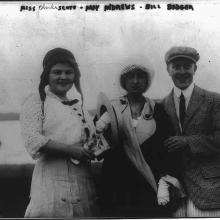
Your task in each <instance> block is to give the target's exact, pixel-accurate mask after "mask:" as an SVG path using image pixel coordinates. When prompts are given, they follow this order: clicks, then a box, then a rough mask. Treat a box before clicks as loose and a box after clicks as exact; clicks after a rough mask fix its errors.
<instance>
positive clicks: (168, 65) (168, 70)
mask: <svg viewBox="0 0 220 220" xmlns="http://www.w3.org/2000/svg"><path fill="white" fill-rule="evenodd" d="M170 65H171V64H170V63H168V64H167V72H168V73H169V75H170Z"/></svg>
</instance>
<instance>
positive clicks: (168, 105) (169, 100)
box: [164, 90, 181, 134]
mask: <svg viewBox="0 0 220 220" xmlns="http://www.w3.org/2000/svg"><path fill="white" fill-rule="evenodd" d="M164 104H165V105H164V106H165V109H166V112H167V114H168V115H169V116H170V118H171V121H172V123H173V125H174V128H175V131H176V132H177V134H180V133H181V130H180V127H179V120H178V118H177V115H176V107H175V104H174V98H173V90H172V91H171V92H170V94H169V95H168V96H167V97H166V98H165V103H164Z"/></svg>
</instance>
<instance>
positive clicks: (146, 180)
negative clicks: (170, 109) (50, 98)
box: [96, 65, 178, 218]
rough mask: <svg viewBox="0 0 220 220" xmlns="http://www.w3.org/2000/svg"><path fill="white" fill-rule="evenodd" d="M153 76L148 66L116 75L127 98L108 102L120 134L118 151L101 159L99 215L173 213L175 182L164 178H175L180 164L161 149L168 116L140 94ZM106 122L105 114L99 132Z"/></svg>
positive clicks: (106, 115)
mask: <svg viewBox="0 0 220 220" xmlns="http://www.w3.org/2000/svg"><path fill="white" fill-rule="evenodd" d="M152 75H153V70H152V69H151V68H150V67H143V66H137V65H131V66H128V67H127V68H125V69H124V70H123V71H122V73H121V75H120V84H121V87H122V88H123V89H125V90H126V92H127V94H126V95H125V96H123V97H120V98H118V99H116V100H113V101H112V102H111V105H112V107H113V109H114V110H115V113H116V114H117V118H118V119H119V118H120V120H119V121H120V123H121V125H120V127H121V131H119V132H120V135H119V140H118V146H113V148H112V149H111V150H109V151H108V152H106V153H105V155H104V156H105V157H104V163H103V170H102V204H103V210H104V214H103V215H106V216H116V217H142V218H143V217H167V216H169V214H171V213H170V207H168V204H169V201H170V196H169V191H168V187H169V184H168V183H167V182H169V181H170V182H173V183H174V185H176V183H177V182H178V181H177V179H176V178H173V177H172V176H168V175H167V174H170V175H174V176H176V175H177V171H178V169H177V166H178V165H177V164H176V165H174V164H175V160H172V161H171V160H169V159H168V157H167V152H166V150H165V148H164V145H163V141H164V140H165V139H166V138H168V136H169V135H171V133H172V128H171V124H170V122H169V119H168V116H167V115H166V113H165V111H164V110H163V107H162V105H161V104H159V103H155V102H154V101H152V100H150V99H149V98H147V97H145V96H144V95H143V94H144V93H145V92H146V91H147V89H148V88H149V86H150V84H151V80H152ZM110 120H111V117H110V115H109V113H108V112H106V113H104V114H103V115H102V116H101V118H100V119H99V121H97V124H96V127H97V131H98V132H103V131H104V130H105V129H106V128H107V127H108V125H109V124H110ZM119 121H118V122H119ZM120 123H119V124H120ZM158 184H159V185H158ZM171 185H172V184H171ZM158 186H159V187H158ZM164 205H166V206H164ZM161 206H164V207H163V208H162V207H161Z"/></svg>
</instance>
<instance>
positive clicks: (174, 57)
mask: <svg viewBox="0 0 220 220" xmlns="http://www.w3.org/2000/svg"><path fill="white" fill-rule="evenodd" d="M178 58H185V59H188V60H191V61H193V62H194V63H196V62H197V61H196V60H195V59H193V58H192V57H190V56H187V55H176V56H173V57H171V58H170V59H169V60H167V63H169V62H171V61H172V60H175V59H178Z"/></svg>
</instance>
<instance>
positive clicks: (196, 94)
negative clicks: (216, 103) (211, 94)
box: [183, 86, 204, 131]
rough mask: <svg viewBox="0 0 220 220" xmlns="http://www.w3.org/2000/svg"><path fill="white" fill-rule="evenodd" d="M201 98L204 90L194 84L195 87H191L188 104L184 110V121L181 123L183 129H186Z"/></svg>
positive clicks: (199, 104) (201, 100)
mask: <svg viewBox="0 0 220 220" xmlns="http://www.w3.org/2000/svg"><path fill="white" fill-rule="evenodd" d="M203 99H204V91H203V90H202V89H200V88H199V87H198V86H195V88H194V89H193V93H192V96H191V98H190V101H189V105H188V107H187V110H186V117H185V121H184V124H183V131H184V130H185V129H186V127H187V125H188V124H189V122H190V120H191V119H192V117H193V115H194V114H195V113H196V111H197V110H198V109H199V107H200V106H201V104H202V102H203Z"/></svg>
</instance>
